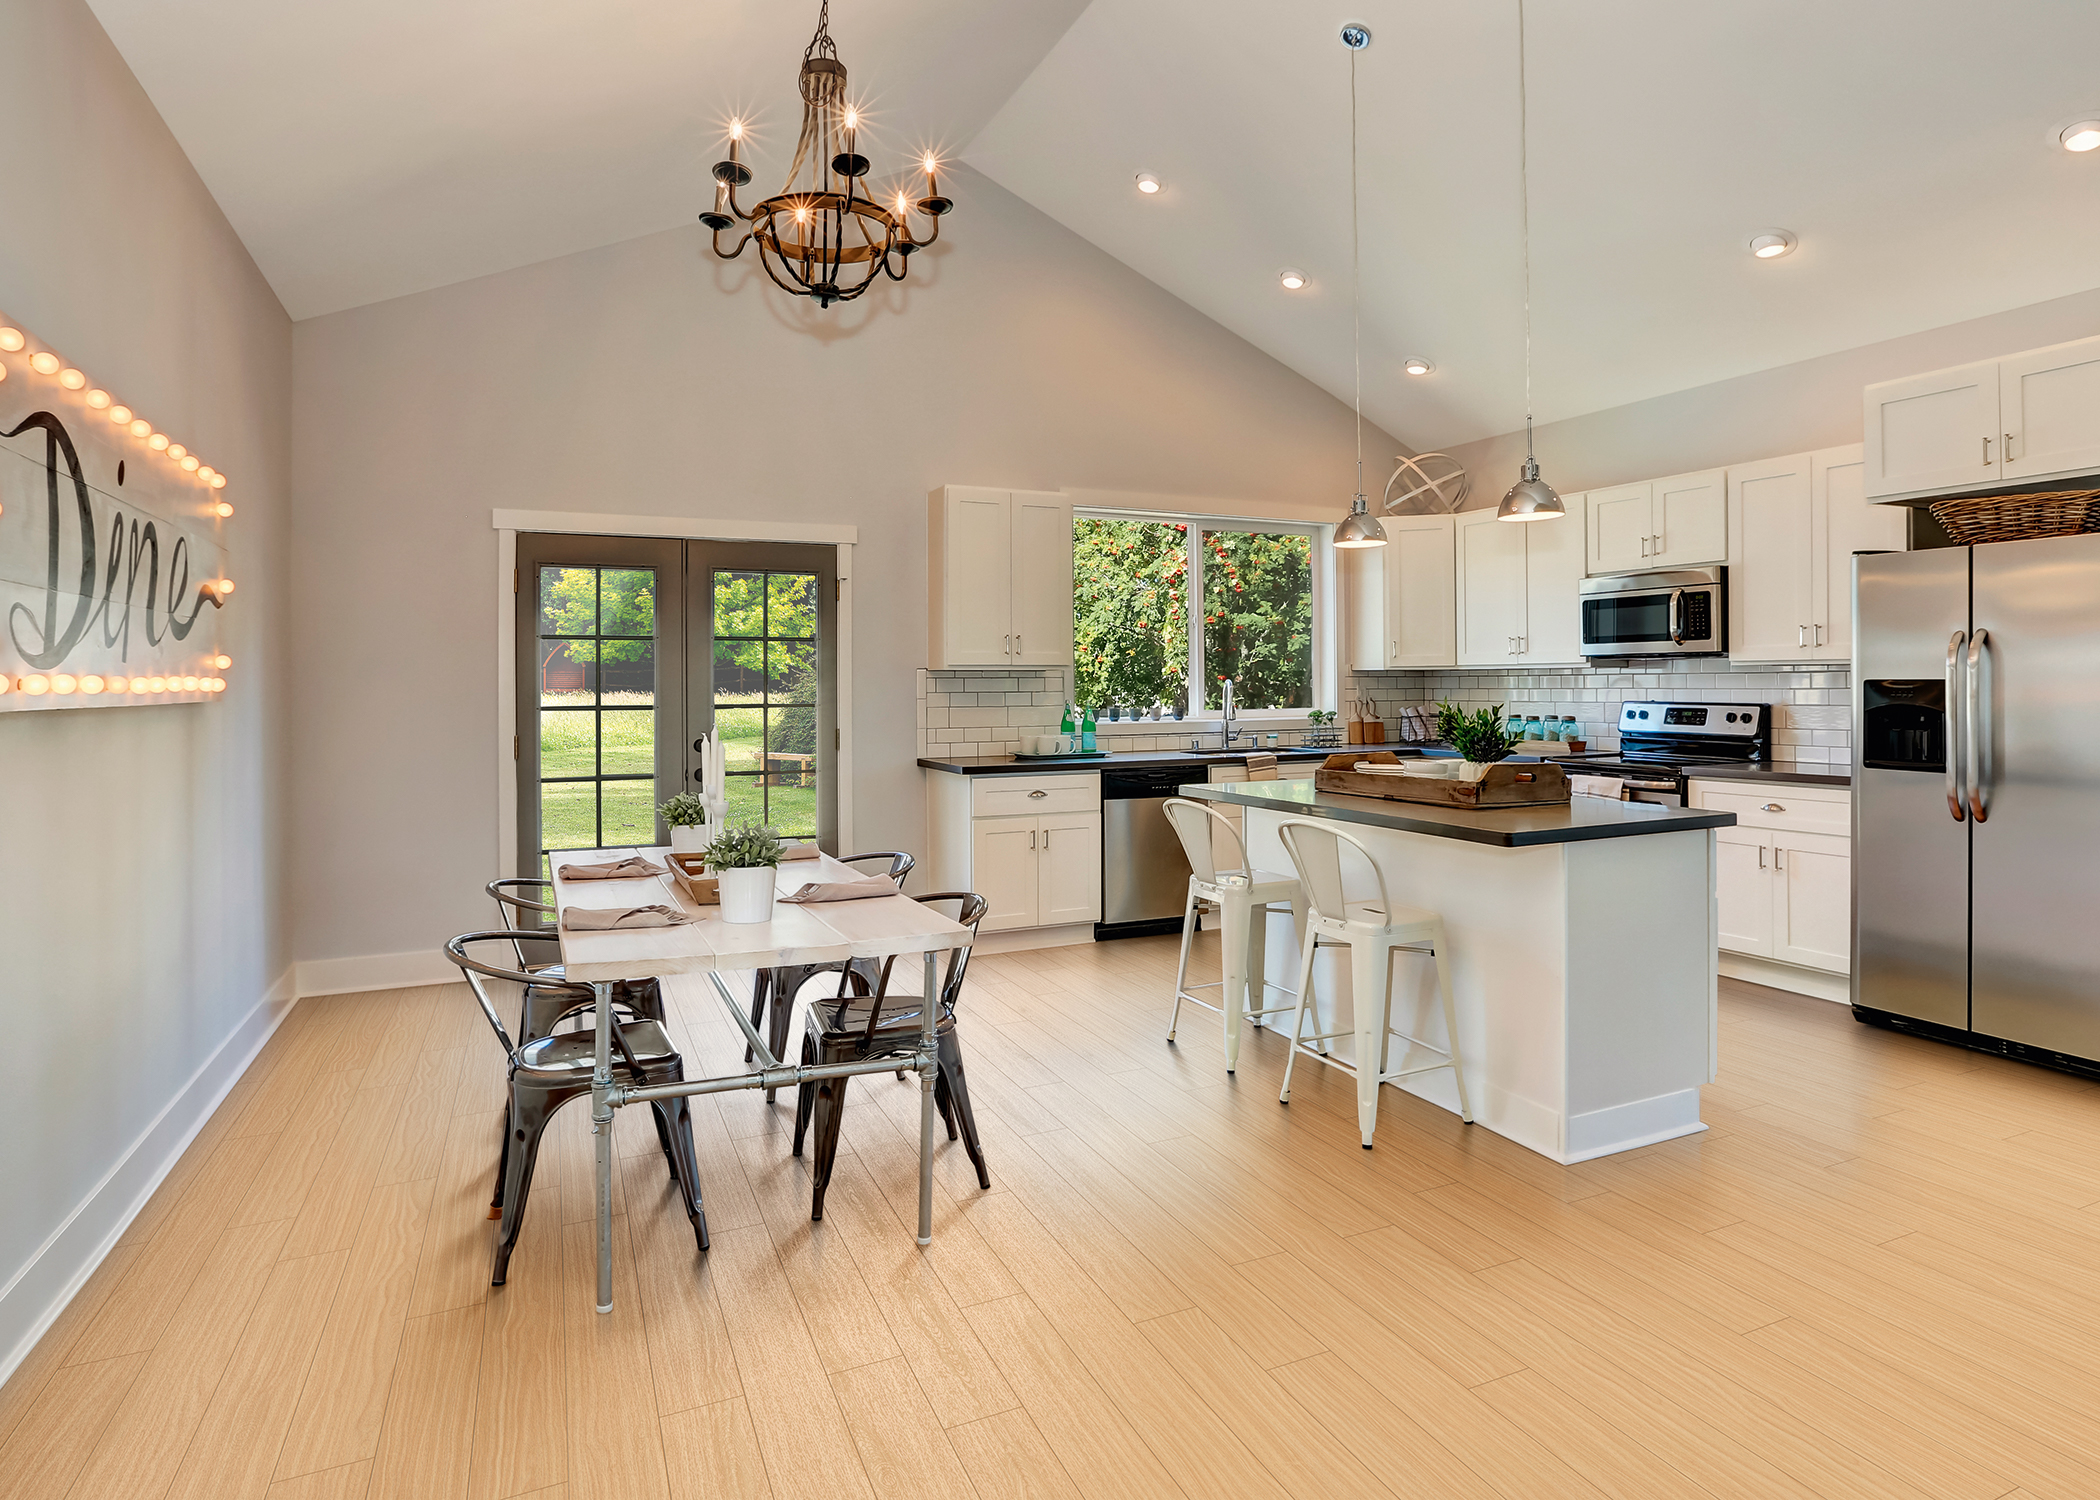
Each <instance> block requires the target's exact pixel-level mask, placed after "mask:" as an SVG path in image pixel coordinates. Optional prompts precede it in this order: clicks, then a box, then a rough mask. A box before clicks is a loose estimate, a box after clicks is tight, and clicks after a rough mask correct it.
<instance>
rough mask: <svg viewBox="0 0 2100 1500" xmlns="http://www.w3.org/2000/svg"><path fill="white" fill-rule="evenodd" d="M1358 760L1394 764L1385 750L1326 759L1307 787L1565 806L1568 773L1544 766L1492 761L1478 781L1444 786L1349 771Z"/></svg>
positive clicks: (1414, 798) (1398, 797)
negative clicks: (1310, 784)
mask: <svg viewBox="0 0 2100 1500" xmlns="http://www.w3.org/2000/svg"><path fill="white" fill-rule="evenodd" d="M1359 761H1371V762H1373V763H1374V764H1378V765H1395V766H1397V765H1398V764H1400V757H1399V756H1397V755H1395V754H1393V753H1392V752H1391V751H1389V750H1375V751H1372V752H1370V753H1369V754H1365V753H1363V752H1361V751H1358V752H1354V753H1351V754H1347V755H1330V756H1328V757H1327V760H1326V763H1325V764H1324V765H1322V766H1321V767H1320V769H1319V770H1317V771H1315V772H1314V773H1313V786H1314V788H1315V789H1316V790H1318V791H1322V792H1342V793H1345V794H1346V795H1348V796H1351V797H1383V798H1385V799H1386V800H1387V801H1389V802H1428V803H1433V804H1435V805H1436V806H1438V807H1465V808H1474V809H1478V808H1483V807H1535V806H1538V805H1540V804H1551V803H1555V802H1566V801H1567V800H1568V798H1569V792H1568V773H1567V772H1566V771H1564V770H1562V769H1561V767H1559V766H1557V765H1555V764H1553V763H1552V762H1550V761H1540V762H1537V763H1533V762H1530V761H1526V762H1523V763H1522V764H1512V763H1510V762H1508V761H1498V762H1497V763H1496V764H1494V765H1492V766H1489V767H1488V771H1487V775H1485V776H1483V777H1482V778H1481V779H1480V780H1478V781H1445V780H1441V779H1439V778H1437V777H1433V776H1374V775H1367V774H1365V773H1363V772H1360V771H1358V770H1356V769H1355V767H1356V765H1357V763H1358V762H1359Z"/></svg>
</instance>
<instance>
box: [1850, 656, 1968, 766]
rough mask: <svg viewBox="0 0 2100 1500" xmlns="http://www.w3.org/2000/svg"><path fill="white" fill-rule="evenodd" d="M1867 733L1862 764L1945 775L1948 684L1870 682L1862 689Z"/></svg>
mask: <svg viewBox="0 0 2100 1500" xmlns="http://www.w3.org/2000/svg"><path fill="white" fill-rule="evenodd" d="M1860 689H1861V694H1862V697H1863V702H1862V704H1861V707H1862V709H1863V713H1862V715H1861V717H1862V718H1863V719H1864V720H1865V721H1866V722H1865V724H1864V725H1863V726H1862V727H1863V729H1864V731H1865V733H1864V735H1863V737H1862V738H1863V743H1862V744H1861V745H1860V759H1861V761H1862V762H1863V763H1865V764H1866V765H1869V766H1872V767H1875V768H1876V769H1878V770H1884V771H1935V772H1937V771H1943V770H1945V769H1946V757H1947V749H1946V746H1947V685H1946V684H1945V683H1944V682H1941V681H1937V680H1935V679H1931V678H1926V679H1922V680H1920V679H1915V678H1892V677H1884V678H1869V679H1868V680H1867V681H1865V682H1863V683H1861V684H1860Z"/></svg>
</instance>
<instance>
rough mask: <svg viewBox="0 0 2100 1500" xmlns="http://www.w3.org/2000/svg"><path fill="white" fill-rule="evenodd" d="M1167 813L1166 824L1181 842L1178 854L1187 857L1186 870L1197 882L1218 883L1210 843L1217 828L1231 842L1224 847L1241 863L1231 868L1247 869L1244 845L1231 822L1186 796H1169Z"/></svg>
mask: <svg viewBox="0 0 2100 1500" xmlns="http://www.w3.org/2000/svg"><path fill="white" fill-rule="evenodd" d="M1166 814H1167V823H1168V825H1169V826H1171V827H1172V828H1173V830H1174V835H1175V837H1176V838H1179V839H1180V840H1181V852H1182V853H1183V854H1185V855H1187V856H1188V861H1189V869H1190V870H1191V871H1192V872H1194V874H1195V877H1196V878H1197V879H1198V880H1201V881H1205V882H1207V883H1210V884H1215V883H1216V882H1217V879H1218V856H1217V845H1216V844H1215V843H1214V842H1212V834H1213V831H1214V830H1216V829H1220V828H1222V829H1223V830H1224V831H1225V836H1226V837H1227V838H1228V839H1230V840H1231V842H1230V843H1229V844H1227V845H1226V847H1227V848H1229V849H1231V850H1232V852H1233V853H1234V854H1236V855H1238V856H1239V861H1240V862H1239V863H1238V864H1237V865H1235V866H1233V868H1234V869H1239V870H1244V869H1246V868H1248V866H1247V846H1246V845H1245V844H1243V843H1242V842H1240V831H1239V830H1238V829H1237V828H1235V827H1233V826H1232V819H1230V818H1228V817H1226V816H1225V815H1224V814H1223V813H1221V812H1219V811H1218V810H1217V809H1216V808H1214V807H1212V806H1210V805H1209V804H1208V803H1204V802H1196V801H1193V800H1191V799H1190V798H1187V797H1169V798H1168V799H1167V802H1166Z"/></svg>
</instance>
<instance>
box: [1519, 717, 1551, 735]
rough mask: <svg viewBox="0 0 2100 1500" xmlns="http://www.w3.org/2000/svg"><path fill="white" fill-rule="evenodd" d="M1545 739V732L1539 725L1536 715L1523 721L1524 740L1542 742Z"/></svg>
mask: <svg viewBox="0 0 2100 1500" xmlns="http://www.w3.org/2000/svg"><path fill="white" fill-rule="evenodd" d="M1545 737H1546V730H1545V727H1544V726H1543V725H1541V724H1540V723H1539V716H1538V715H1537V714H1532V715H1530V716H1528V717H1527V718H1526V719H1525V720H1524V738H1525V739H1527V740H1542V739H1544V738H1545Z"/></svg>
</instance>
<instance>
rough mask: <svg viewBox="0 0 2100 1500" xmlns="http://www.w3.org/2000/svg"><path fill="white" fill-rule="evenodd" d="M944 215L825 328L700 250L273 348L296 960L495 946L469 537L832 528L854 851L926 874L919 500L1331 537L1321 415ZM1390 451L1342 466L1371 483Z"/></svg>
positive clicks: (492, 815)
mask: <svg viewBox="0 0 2100 1500" xmlns="http://www.w3.org/2000/svg"><path fill="white" fill-rule="evenodd" d="M955 188H956V198H957V202H958V204H959V207H958V209H957V211H956V213H955V215H954V216H953V217H952V218H950V219H949V220H948V221H947V225H946V228H945V229H944V230H943V236H944V240H945V244H944V245H943V247H942V248H941V249H939V250H937V251H935V252H933V253H931V254H929V255H927V256H924V257H922V258H921V260H920V261H919V262H917V263H916V265H915V268H914V270H913V272H912V275H911V280H910V281H909V282H908V283H907V284H906V285H905V286H904V287H902V288H894V289H891V290H889V291H887V292H885V293H884V294H882V295H880V296H871V297H869V298H868V299H866V300H865V301H864V302H861V303H858V304H853V305H851V306H848V307H846V308H843V309H834V310H832V311H831V312H829V313H819V312H817V311H816V310H815V309H813V308H811V307H810V306H808V305H807V304H806V303H801V302H791V301H790V300H789V299H788V298H787V297H785V296H784V295H782V294H780V293H779V292H776V291H775V290H773V289H772V288H771V287H770V286H769V285H767V284H765V283H764V282H763V281H762V280H761V279H760V276H759V272H758V270H757V268H756V266H754V265H753V264H751V260H752V257H753V254H754V253H755V252H747V253H746V257H745V259H744V260H743V261H741V262H737V263H733V264H726V265H725V264H723V263H720V262H717V261H715V260H714V259H713V258H712V257H711V256H710V255H709V253H708V251H707V248H706V242H705V239H704V237H703V235H702V233H701V232H700V231H698V230H697V228H695V229H692V230H676V231H670V232H666V233H663V234H659V235H654V236H651V237H648V238H645V239H640V240H634V241H630V242H627V243H624V244H619V245H614V246H610V247H608V248H605V249H601V250H594V251H588V252H585V253H582V254H578V255H573V256H568V257H565V258H563V259H560V260H555V261H549V262H545V263H542V264H539V265H533V266H527V267H524V268H522V269H519V270H516V271H510V272H505V273H503V274H500V275H496V276H490V277H487V278H484V279H481V280H477V281H471V282H466V283H463V284H460V285H456V286H451V287H446V288H443V289H440V290H437V291H433V292H429V293H424V294H419V295H417V296H413V297H405V298H401V299H399V300H397V301H392V302H386V303H381V304H377V305H375V306H370V307H364V308H358V309H354V310H351V311H348V312H343V313H337V314H332V315H330V316H328V317H323V318H316V319H312V320H309V321H307V322H303V323H301V324H299V325H298V327H297V330H296V332H295V335H294V348H295V358H294V365H295V379H294V403H293V404H294V411H295V416H294V426H295V444H294V446H295V450H296V454H297V459H296V476H295V477H296V484H295V490H296V493H297V501H296V510H295V528H294V529H295V536H296V540H295V543H294V551H293V563H292V567H293V581H294V586H295V588H296V591H297V595H298V598H299V618H298V621H297V624H296V630H297V635H296V649H297V654H298V660H299V662H300V668H301V669H300V673H299V677H298V682H297V684H296V686H295V689H294V691H295V694H296V699H295V701H296V721H297V729H296V733H295V754H294V776H295V778H296V780H295V785H296V788H297V799H296V800H297V804H298V809H299V811H298V830H297V838H298V845H299V848H300V849H301V851H302V857H301V860H300V862H299V869H298V870H297V872H296V873H295V875H294V885H293V890H294V895H295V899H296V901H297V904H298V908H299V956H300V958H301V959H302V960H326V959H336V958H347V957H355V956H360V955H374V954H432V953H433V952H434V950H435V949H436V947H437V944H438V943H439V942H440V941H441V940H442V939H443V938H444V937H445V936H446V935H447V934H448V933H452V932H457V931H460V930H462V929H464V928H467V927H469V926H473V925H479V924H482V923H485V922H486V921H487V920H488V919H489V917H490V916H491V912H490V910H489V904H488V901H487V899H486V898H485V897H483V896H482V895H481V894H480V887H481V883H482V882H483V881H485V880H487V879H488V878H489V877H490V876H491V875H493V874H495V873H497V872H496V869H495V865H496V850H497V824H498V816H499V814H498V808H497V804H496V790H495V782H494V775H495V755H496V735H497V733H498V730H497V726H496V723H495V713H496V707H495V703H496V699H495V686H494V676H495V670H496V659H497V657H496V639H495V635H496V625H495V615H494V611H495V603H496V601H495V598H494V588H495V583H494V571H495V560H496V538H495V534H494V532H493V531H492V530H491V526H490V511H491V509H493V508H496V507H504V508H527V509H541V510H565V511H594V510H595V511H606V512H614V513H626V514H640V515H656V516H695V517H720V518H731V519H736V518H743V519H766V520H796V521H810V522H830V523H839V522H852V523H854V524H857V525H858V526H859V527H860V536H861V544H860V546H859V548H858V555H857V557H856V558H855V563H854V566H855V573H856V575H857V584H856V587H857V603H856V609H855V612H854V620H853V628H854V651H855V659H856V670H855V675H854V692H855V719H854V723H853V726H852V731H853V736H854V743H855V749H856V755H857V764H856V775H855V786H854V792H855V801H856V806H857V811H856V831H855V837H856V841H857V842H858V843H859V844H861V845H862V846H863V847H869V848H918V847H920V846H921V845H922V843H923V840H924V814H923V794H922V789H921V772H920V771H919V770H918V769H917V767H916V766H915V765H914V764H913V760H914V748H915V747H914V713H915V692H914V679H913V669H914V668H915V667H920V666H923V665H925V662H924V659H923V658H924V654H925V640H926V608H927V607H926V492H927V491H928V490H929V489H932V488H934V487H936V486H938V485H941V484H947V483H955V484H981V485H1005V486H1013V487H1017V488H1028V489H1038V490H1055V489H1062V488H1067V487H1084V488H1089V489H1101V490H1117V491H1149V492H1156V493H1166V494H1177V495H1190V496H1212V497H1224V498H1225V499H1227V500H1231V501H1236V502H1244V503H1247V504H1250V505H1253V506H1256V507H1258V508H1263V509H1267V510H1268V511H1270V512H1272V513H1274V514H1279V515H1294V516H1306V517H1313V518H1319V519H1336V518H1338V517H1339V516H1340V515H1341V514H1342V512H1343V511H1344V510H1345V509H1346V507H1347V503H1348V496H1349V494H1350V492H1351V491H1352V490H1353V489H1354V487H1355V486H1354V483H1353V480H1354V471H1353V464H1354V453H1355V448H1354V441H1353V437H1352V434H1351V427H1350V417H1349V413H1348V410H1347V409H1346V408H1345V407H1343V406H1341V405H1340V404H1338V403H1337V402H1336V401H1334V400H1333V399H1332V398H1331V397H1330V396H1328V395H1327V394H1325V393H1324V392H1322V391H1320V390H1318V389H1317V388H1315V387H1314V386H1313V385H1311V384H1310V383H1308V382H1307V381H1305V380H1303V379H1301V378H1300V377H1299V376H1297V375H1294V374H1292V373H1291V372H1290V371H1288V370H1286V369H1285V368H1284V367H1283V366H1281V365H1279V364H1277V363H1276V362H1275V361H1274V360H1272V359H1270V358H1268V357H1267V356H1266V355H1264V354H1261V353H1260V352H1258V351H1257V350H1255V349H1254V348H1252V347H1251V346H1250V345H1248V344H1246V343H1244V342H1242V341H1241V340H1240V339H1238V338H1237V337H1235V336H1233V335H1231V334H1229V333H1227V332H1225V331H1224V330H1223V329H1221V328H1219V327H1218V326H1217V325H1216V324H1214V323H1212V322H1211V321H1209V320H1208V319H1206V318H1204V317H1203V316H1201V315H1200V314H1198V313H1196V312H1194V311H1192V310H1191V309H1190V308H1188V307H1187V306H1185V305H1184V304H1182V303H1180V302H1178V301H1177V300H1175V299H1174V298H1172V297H1170V296H1168V295H1167V294H1166V293H1165V292H1163V291H1161V290H1160V289H1159V288H1158V287H1156V286H1155V285H1153V284H1152V283H1151V282H1148V281H1146V280H1144V279H1143V278H1142V277H1140V276H1138V275H1137V274H1136V273H1135V272H1132V271H1131V270H1129V269H1128V268H1126V267H1124V266H1122V265H1120V264H1118V263H1117V262H1115V261H1113V260H1111V259H1109V258H1108V257H1107V256H1106V255H1104V254H1102V253H1101V252H1100V251H1098V250H1095V249H1094V248H1092V247H1091V246H1089V245H1087V244H1086V243H1085V242H1084V241H1082V240H1080V239H1079V238H1078V237H1077V236H1075V235H1073V234H1071V233H1070V232H1068V231H1066V230H1064V229H1062V228H1060V227H1059V226H1058V225H1056V224H1055V223H1053V222H1052V221H1051V220H1050V219H1048V218H1046V217H1044V216H1043V215H1042V214H1040V213H1038V212H1036V211H1035V210H1034V209H1032V208H1029V207H1028V206H1027V205H1025V204H1024V203H1022V202H1021V201H1020V200H1019V199H1017V198H1014V197H1012V196H1011V195H1009V194H1008V193H1006V192H1005V191H1004V190H1003V189H1000V188H999V187H997V186H995V185H993V184H992V183H990V182H988V181H986V180H984V179H982V178H979V177H977V176H975V175H974V174H972V173H970V172H969V171H967V170H966V169H964V170H958V172H957V173H956V182H955ZM1390 443H1391V439H1390V438H1388V437H1387V436H1386V435H1385V434H1383V433H1380V432H1377V431H1375V430H1373V431H1370V432H1367V434H1366V445H1367V451H1368V452H1370V453H1371V454H1373V455H1380V456H1381V457H1379V458H1377V459H1375V460H1374V462H1375V463H1377V464H1379V465H1381V467H1379V469H1378V474H1380V475H1382V474H1383V472H1384V469H1383V467H1382V465H1383V463H1384V459H1383V457H1382V455H1385V454H1390V453H1391V452H1392V451H1393V449H1392V448H1391V447H1390V446H1389V444H1390ZM1374 477H1375V476H1374ZM507 732H508V731H507V729H506V731H505V733H507ZM397 967H398V966H397Z"/></svg>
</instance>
